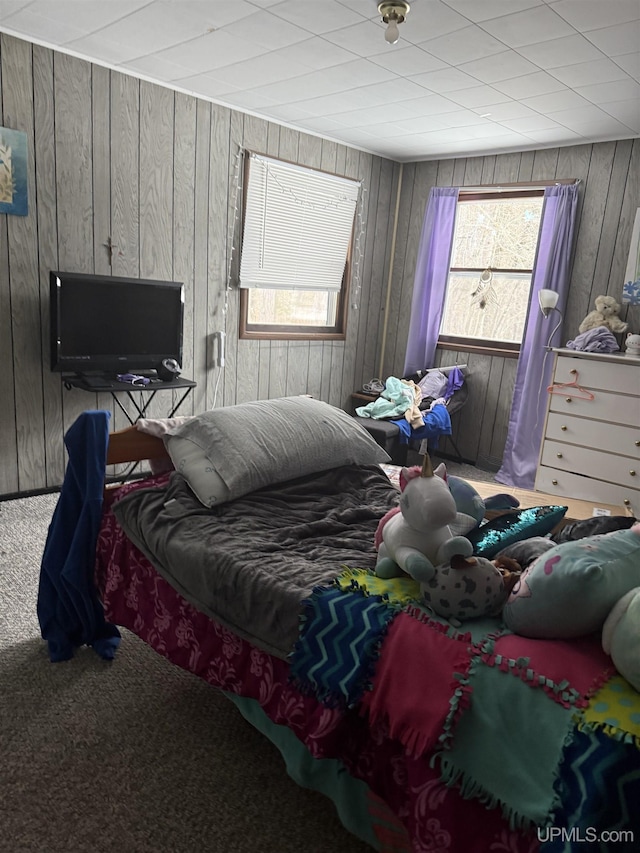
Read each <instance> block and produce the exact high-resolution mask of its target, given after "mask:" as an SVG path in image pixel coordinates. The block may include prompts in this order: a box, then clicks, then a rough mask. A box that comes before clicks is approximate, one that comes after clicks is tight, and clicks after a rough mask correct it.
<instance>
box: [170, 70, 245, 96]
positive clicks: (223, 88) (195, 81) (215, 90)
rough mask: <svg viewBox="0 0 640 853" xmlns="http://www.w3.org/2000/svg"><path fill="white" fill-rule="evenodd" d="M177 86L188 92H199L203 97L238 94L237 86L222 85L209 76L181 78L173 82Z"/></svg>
mask: <svg viewBox="0 0 640 853" xmlns="http://www.w3.org/2000/svg"><path fill="white" fill-rule="evenodd" d="M173 82H174V83H175V85H176V86H179V87H180V88H181V89H186V90H187V91H188V92H193V93H194V94H195V93H196V92H197V93H198V94H199V95H200V96H201V97H205V98H220V97H222V96H223V95H229V94H231V93H236V92H238V89H236V87H235V86H232V85H230V84H229V83H222V82H220V81H219V80H216V79H215V77H212V76H209V75H208V74H194V75H192V76H190V77H180V78H178V79H177V80H174V81H173Z"/></svg>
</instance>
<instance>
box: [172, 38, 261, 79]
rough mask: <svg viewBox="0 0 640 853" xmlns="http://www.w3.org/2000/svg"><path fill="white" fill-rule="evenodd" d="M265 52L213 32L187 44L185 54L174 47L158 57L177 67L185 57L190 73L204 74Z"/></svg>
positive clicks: (254, 45) (179, 47)
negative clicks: (175, 64)
mask: <svg viewBox="0 0 640 853" xmlns="http://www.w3.org/2000/svg"><path fill="white" fill-rule="evenodd" d="M266 52H267V51H265V50H264V48H261V47H260V46H259V45H257V44H253V43H252V42H248V41H244V40H243V39H240V38H238V36H234V35H232V34H231V33H227V32H225V31H224V30H215V31H214V32H212V33H207V34H206V35H204V36H200V37H199V38H196V39H193V41H191V42H189V45H188V51H187V53H186V54H185V50H184V47H183V46H182V45H176V46H174V47H169V48H167V49H166V50H163V51H160V52H159V53H158V55H159V56H160V57H161V58H162V59H166V60H168V61H169V62H174V63H177V64H178V65H181V64H184V62H185V55H186V57H187V59H188V62H189V68H190V69H191V71H192V73H194V74H197V73H202V74H204V73H206V72H207V71H215V70H216V69H217V68H222V67H224V66H225V65H229V64H231V63H232V62H242V61H244V60H245V59H253V58H254V57H256V56H260V55H261V54H264V53H266Z"/></svg>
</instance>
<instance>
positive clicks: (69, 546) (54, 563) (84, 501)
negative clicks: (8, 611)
mask: <svg viewBox="0 0 640 853" xmlns="http://www.w3.org/2000/svg"><path fill="white" fill-rule="evenodd" d="M110 417H111V413H110V412H104V411H89V412H83V413H82V414H81V415H80V416H79V417H78V418H77V420H76V421H75V422H74V423H73V424H72V425H71V426H70V427H69V429H68V430H67V432H66V434H65V437H64V443H65V446H66V448H67V452H68V454H69V461H68V463H67V470H66V472H65V475H64V482H63V484H62V489H61V491H60V497H59V499H58V503H57V505H56V508H55V511H54V513H53V518H52V519H51V524H50V525H49V532H48V534H47V541H46V544H45V547H44V553H43V555H42V562H41V565H40V582H39V587H38V606H37V609H38V621H39V622H40V631H41V634H42V638H43V639H44V640H46V641H47V643H48V645H49V658H50V660H51V661H53V662H56V661H61V660H69V659H70V658H72V657H73V653H74V648H76V647H77V646H82V645H87V646H92V647H93V648H94V649H95V651H96V652H97V653H98V654H99V655H100V657H102V658H104V659H105V660H112V659H113V657H114V655H115V652H116V649H117V647H118V645H119V643H120V633H119V631H118V629H117V628H116V627H115V625H112V624H110V623H109V622H106V621H105V618H104V611H103V609H102V604H101V602H100V599H99V597H98V593H97V590H96V588H95V584H94V577H93V572H94V566H95V551H96V541H97V538H98V531H99V529H100V520H101V516H102V491H103V488H104V475H105V466H106V461H107V444H108V441H109V418H110Z"/></svg>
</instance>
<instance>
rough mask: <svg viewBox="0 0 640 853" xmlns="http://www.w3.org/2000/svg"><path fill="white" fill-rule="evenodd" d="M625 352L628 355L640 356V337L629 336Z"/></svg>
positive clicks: (625, 344) (625, 343)
mask: <svg viewBox="0 0 640 853" xmlns="http://www.w3.org/2000/svg"><path fill="white" fill-rule="evenodd" d="M624 351H625V353H626V354H627V355H640V335H632V334H631V332H629V334H628V335H627V338H626V340H625V342H624Z"/></svg>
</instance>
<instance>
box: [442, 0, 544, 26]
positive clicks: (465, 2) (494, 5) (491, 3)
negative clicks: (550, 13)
mask: <svg viewBox="0 0 640 853" xmlns="http://www.w3.org/2000/svg"><path fill="white" fill-rule="evenodd" d="M445 2H446V3H447V5H448V6H451V8H452V9H455V10H456V12H459V13H460V14H461V15H464V16H465V18H468V19H469V20H470V21H474V22H475V23H478V22H479V21H487V20H489V18H498V17H499V16H500V15H504V13H505V10H506V9H508V11H509V12H521V11H522V10H523V9H531V8H532V7H534V6H541V5H542V2H543V0H509V3H508V5H507V4H506V3H505V2H504V0H482V3H478V0H445Z"/></svg>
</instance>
